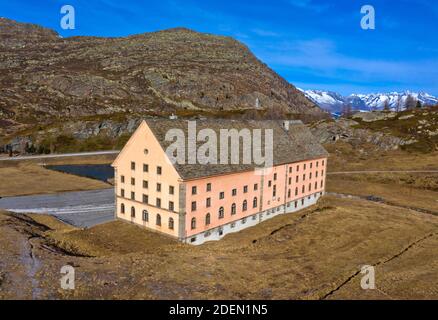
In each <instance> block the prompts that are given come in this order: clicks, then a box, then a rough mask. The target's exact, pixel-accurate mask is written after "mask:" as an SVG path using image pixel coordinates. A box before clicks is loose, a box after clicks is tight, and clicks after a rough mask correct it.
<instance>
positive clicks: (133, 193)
mask: <svg viewBox="0 0 438 320" xmlns="http://www.w3.org/2000/svg"><path fill="white" fill-rule="evenodd" d="M131 200H135V192H133V191H131Z"/></svg>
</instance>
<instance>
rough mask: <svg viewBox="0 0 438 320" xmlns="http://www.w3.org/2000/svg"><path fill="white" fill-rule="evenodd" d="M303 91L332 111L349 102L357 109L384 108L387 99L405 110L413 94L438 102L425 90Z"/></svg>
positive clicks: (424, 100)
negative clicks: (345, 92) (344, 92)
mask: <svg viewBox="0 0 438 320" xmlns="http://www.w3.org/2000/svg"><path fill="white" fill-rule="evenodd" d="M303 92H304V94H305V95H306V97H307V98H309V99H310V100H312V101H313V102H315V103H316V104H317V105H319V106H320V107H321V108H323V109H326V110H330V111H331V112H340V111H341V110H342V108H343V107H344V106H345V105H347V104H350V105H351V106H352V108H353V109H356V110H382V109H383V108H384V106H385V103H386V101H388V105H389V108H390V109H392V110H396V109H397V108H398V106H399V108H400V110H404V109H405V104H406V99H407V98H408V96H412V97H413V98H414V99H415V100H418V101H420V102H421V104H422V105H436V104H438V98H437V97H434V96H432V95H430V94H427V93H424V92H420V93H416V92H410V91H405V92H390V93H371V94H352V95H350V96H347V97H345V96H342V95H341V94H339V93H336V92H333V91H320V90H306V91H303Z"/></svg>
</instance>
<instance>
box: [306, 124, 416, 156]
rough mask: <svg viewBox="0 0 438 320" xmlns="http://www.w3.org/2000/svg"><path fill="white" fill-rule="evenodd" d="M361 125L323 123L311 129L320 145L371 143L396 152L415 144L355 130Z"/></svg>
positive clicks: (405, 140) (391, 136) (377, 133)
mask: <svg viewBox="0 0 438 320" xmlns="http://www.w3.org/2000/svg"><path fill="white" fill-rule="evenodd" d="M358 124H359V123H358V122H356V121H354V120H349V119H338V120H335V121H322V122H319V123H317V124H315V125H313V126H312V127H311V130H312V133H313V135H314V136H316V137H317V138H318V139H319V142H320V143H323V144H329V143H336V142H337V141H339V140H342V141H346V142H354V143H356V144H363V143H370V144H373V145H375V146H377V147H378V148H379V149H382V150H396V149H398V148H399V147H400V146H402V145H407V144H412V143H415V142H416V141H415V140H407V139H402V138H399V137H395V136H393V135H390V134H386V133H383V132H373V131H371V130H368V129H361V128H355V126H356V125H358Z"/></svg>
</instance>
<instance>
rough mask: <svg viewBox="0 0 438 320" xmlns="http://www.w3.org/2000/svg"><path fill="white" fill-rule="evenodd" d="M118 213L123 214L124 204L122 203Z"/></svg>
mask: <svg viewBox="0 0 438 320" xmlns="http://www.w3.org/2000/svg"><path fill="white" fill-rule="evenodd" d="M120 213H125V204H124V203H122V204H121V205H120Z"/></svg>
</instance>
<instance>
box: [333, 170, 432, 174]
mask: <svg viewBox="0 0 438 320" xmlns="http://www.w3.org/2000/svg"><path fill="white" fill-rule="evenodd" d="M355 173H438V170H386V171H385V170H368V171H339V172H327V174H328V175H330V174H355Z"/></svg>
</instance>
